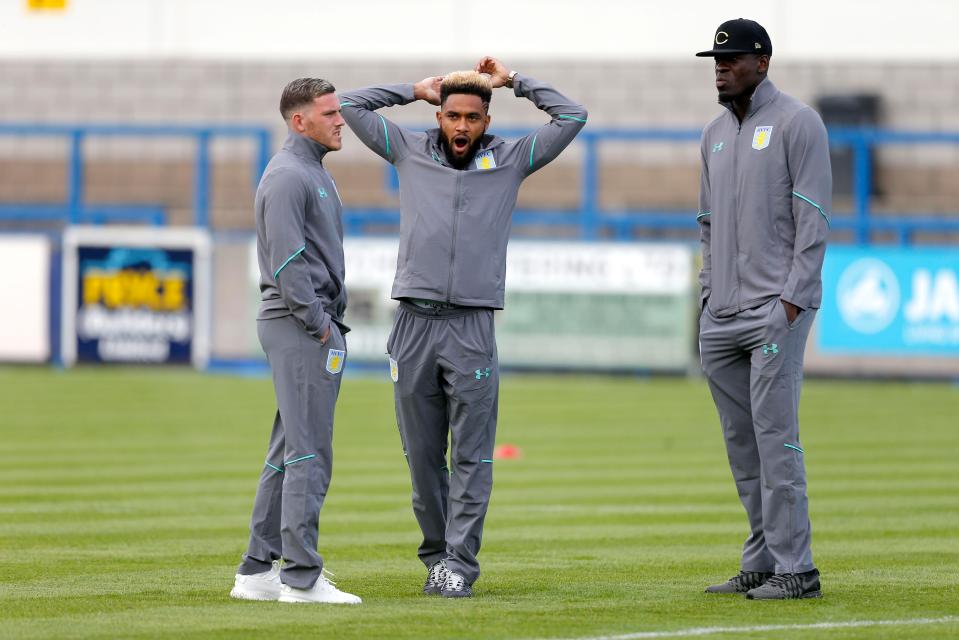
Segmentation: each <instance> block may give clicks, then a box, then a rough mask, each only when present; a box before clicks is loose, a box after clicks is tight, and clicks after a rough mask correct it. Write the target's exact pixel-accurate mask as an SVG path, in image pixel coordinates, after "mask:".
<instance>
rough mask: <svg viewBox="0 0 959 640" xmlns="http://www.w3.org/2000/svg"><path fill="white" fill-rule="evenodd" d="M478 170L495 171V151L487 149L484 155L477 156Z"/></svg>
mask: <svg viewBox="0 0 959 640" xmlns="http://www.w3.org/2000/svg"><path fill="white" fill-rule="evenodd" d="M476 168H477V169H495V168H496V160H495V159H494V158H493V150H492V149H487V150H486V151H484V152H483V153H478V154H476Z"/></svg>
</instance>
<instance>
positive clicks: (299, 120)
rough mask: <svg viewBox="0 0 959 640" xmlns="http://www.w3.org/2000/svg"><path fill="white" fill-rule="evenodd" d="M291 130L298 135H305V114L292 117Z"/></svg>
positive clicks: (296, 114) (297, 113)
mask: <svg viewBox="0 0 959 640" xmlns="http://www.w3.org/2000/svg"><path fill="white" fill-rule="evenodd" d="M290 128H291V129H293V131H296V132H297V133H303V114H302V113H300V112H296V113H294V114H293V115H292V116H290Z"/></svg>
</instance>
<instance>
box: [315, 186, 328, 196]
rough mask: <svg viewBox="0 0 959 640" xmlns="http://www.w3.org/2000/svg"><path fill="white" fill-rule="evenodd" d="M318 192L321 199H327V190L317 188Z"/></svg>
mask: <svg viewBox="0 0 959 640" xmlns="http://www.w3.org/2000/svg"><path fill="white" fill-rule="evenodd" d="M316 192H317V193H318V194H320V197H321V198H325V197H326V189H324V188H323V187H317V188H316Z"/></svg>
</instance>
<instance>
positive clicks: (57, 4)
mask: <svg viewBox="0 0 959 640" xmlns="http://www.w3.org/2000/svg"><path fill="white" fill-rule="evenodd" d="M66 8H67V0H27V9H28V10H30V11H63V10H64V9H66Z"/></svg>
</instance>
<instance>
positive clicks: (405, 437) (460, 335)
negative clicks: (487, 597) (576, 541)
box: [387, 302, 499, 583]
mask: <svg viewBox="0 0 959 640" xmlns="http://www.w3.org/2000/svg"><path fill="white" fill-rule="evenodd" d="M387 350H388V351H389V354H390V360H391V362H390V368H391V375H392V376H393V379H394V398H395V401H396V420H397V423H398V424H399V430H400V438H401V440H402V444H403V451H404V454H405V455H406V459H407V463H408V465H409V468H410V477H411V479H412V484H413V513H414V514H415V515H416V520H417V522H418V523H419V526H420V529H421V530H422V532H423V542H422V544H421V545H420V547H419V558H420V560H422V561H423V564H425V565H426V566H430V565H432V564H433V563H434V562H437V561H438V560H443V559H445V560H446V564H447V566H448V567H449V569H450V570H451V571H455V572H456V573H459V574H460V575H462V576H463V577H464V578H465V579H466V580H467V581H468V582H470V583H473V582H474V581H475V580H476V579H477V578H478V577H479V573H480V570H479V563H478V562H477V560H476V555H477V553H479V549H480V543H481V540H482V537H483V521H484V519H485V518H486V509H487V507H488V505H489V497H490V492H491V491H492V488H493V443H494V439H495V436H496V411H497V404H498V398H499V371H498V366H497V357H496V339H495V335H494V330H493V311H492V309H485V308H464V307H460V308H456V309H431V310H424V309H421V308H419V307H416V306H414V305H412V304H409V303H407V302H403V303H401V304H400V307H399V309H398V310H397V312H396V320H395V323H394V325H393V331H392V333H391V335H390V339H389V342H388V344H387ZM448 438H449V441H450V443H451V448H452V452H451V455H450V462H449V464H448V463H447V460H446V453H447V439H448Z"/></svg>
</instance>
